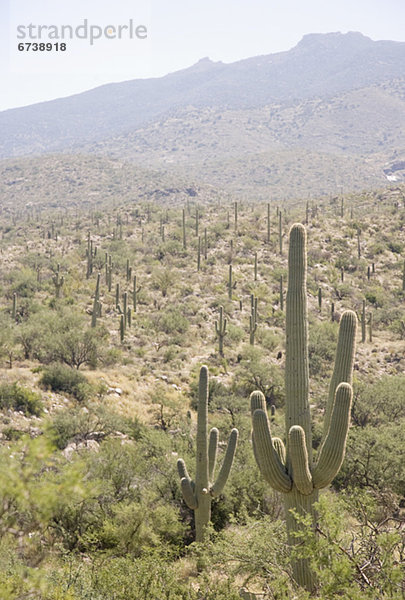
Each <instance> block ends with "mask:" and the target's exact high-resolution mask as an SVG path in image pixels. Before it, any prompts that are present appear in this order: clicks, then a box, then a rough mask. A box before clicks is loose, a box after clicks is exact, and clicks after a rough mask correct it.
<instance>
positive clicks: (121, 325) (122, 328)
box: [119, 315, 125, 343]
mask: <svg viewBox="0 0 405 600" xmlns="http://www.w3.org/2000/svg"><path fill="white" fill-rule="evenodd" d="M119 330H120V340H121V343H122V342H123V341H124V338H125V322H124V315H121V316H120V328H119Z"/></svg>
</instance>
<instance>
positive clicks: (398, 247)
mask: <svg viewBox="0 0 405 600" xmlns="http://www.w3.org/2000/svg"><path fill="white" fill-rule="evenodd" d="M402 248H403V245H402V244H401V243H400V242H392V241H391V242H388V249H389V250H391V252H393V253H394V254H401V252H402Z"/></svg>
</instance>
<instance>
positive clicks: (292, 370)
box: [251, 224, 357, 590]
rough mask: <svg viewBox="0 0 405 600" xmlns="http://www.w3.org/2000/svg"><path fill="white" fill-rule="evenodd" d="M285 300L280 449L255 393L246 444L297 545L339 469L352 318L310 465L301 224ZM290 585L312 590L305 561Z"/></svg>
mask: <svg viewBox="0 0 405 600" xmlns="http://www.w3.org/2000/svg"><path fill="white" fill-rule="evenodd" d="M288 266H289V269H288V290H287V300H286V332H287V340H286V367H285V392H286V414H285V423H286V445H285V446H284V443H283V442H282V441H281V439H278V438H272V436H271V432H270V422H269V419H268V417H267V413H266V410H265V399H264V396H263V394H262V393H261V392H253V394H252V395H251V411H252V416H253V434H252V442H253V449H254V453H255V457H256V461H257V464H258V466H259V469H260V471H261V472H262V474H263V477H264V478H265V479H266V480H267V481H268V482H269V483H270V484H271V485H272V486H273V487H274V489H276V490H278V491H280V492H283V494H284V501H285V513H286V521H287V532H288V539H289V543H290V545H291V546H293V545H294V544H296V543H297V533H299V532H300V531H301V530H302V527H303V525H302V524H301V522H300V520H299V518H298V519H296V516H297V515H298V517H299V516H304V515H310V516H312V518H313V520H314V521H315V510H314V503H315V502H316V501H317V499H318V489H319V488H322V487H325V486H327V485H328V484H329V483H330V482H331V481H332V480H333V478H334V477H335V475H336V474H337V473H338V471H339V469H340V466H341V464H342V461H343V458H344V454H345V447H346V437H347V431H348V427H349V418H350V406H351V398H352V388H351V385H350V384H351V378H352V370H353V360H354V346H355V334H356V324H357V319H356V315H355V313H354V312H352V311H346V312H344V313H343V315H342V318H341V322H340V329H339V338H338V345H337V351H336V359H335V366H334V372H333V375H332V379H331V383H330V388H329V398H328V402H327V407H326V412H325V422H324V430H323V439H322V443H321V446H320V449H319V451H318V454H317V457H316V461H315V462H314V461H313V457H312V434H311V420H310V409H309V402H308V394H309V371H308V331H307V329H308V317H307V292H306V233H305V228H304V227H303V226H302V225H301V224H295V225H293V226H292V228H291V232H290V247H289V257H288ZM292 566H293V573H294V577H295V579H296V581H297V582H298V583H299V584H300V585H302V586H304V587H305V588H307V589H308V590H312V589H313V588H314V586H315V579H314V575H313V573H312V572H311V569H310V567H309V563H308V560H306V559H299V558H293V559H292Z"/></svg>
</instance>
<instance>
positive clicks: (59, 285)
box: [52, 263, 65, 298]
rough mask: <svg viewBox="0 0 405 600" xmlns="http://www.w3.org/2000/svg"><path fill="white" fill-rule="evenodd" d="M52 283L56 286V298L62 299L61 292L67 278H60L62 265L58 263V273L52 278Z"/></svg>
mask: <svg viewBox="0 0 405 600" xmlns="http://www.w3.org/2000/svg"><path fill="white" fill-rule="evenodd" d="M52 282H53V285H54V286H55V296H56V298H60V291H61V289H62V287H63V284H64V283H65V278H64V277H63V275H62V277H60V265H59V263H58V266H57V267H56V273H55V275H54V276H53V277H52Z"/></svg>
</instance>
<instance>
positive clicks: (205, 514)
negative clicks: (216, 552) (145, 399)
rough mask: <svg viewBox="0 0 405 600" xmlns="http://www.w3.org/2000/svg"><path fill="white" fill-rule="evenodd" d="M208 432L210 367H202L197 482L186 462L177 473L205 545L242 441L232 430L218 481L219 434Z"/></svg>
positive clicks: (199, 388)
mask: <svg viewBox="0 0 405 600" xmlns="http://www.w3.org/2000/svg"><path fill="white" fill-rule="evenodd" d="M207 429H208V368H207V367H206V366H203V367H201V370H200V380H199V386H198V412H197V453H196V476H195V480H194V481H193V480H192V479H191V478H190V476H189V474H188V472H187V468H186V465H185V463H184V460H183V459H182V458H180V459H179V460H178V461H177V470H178V472H179V475H180V481H181V491H182V493H183V498H184V500H185V502H186V504H187V506H188V507H189V508H191V509H193V510H194V519H195V536H196V537H195V539H196V542H202V541H204V539H205V538H206V530H207V526H208V523H209V521H210V518H211V500H212V498H214V497H215V496H219V494H220V493H221V492H222V490H223V489H224V486H225V484H226V482H227V480H228V475H229V472H230V470H231V467H232V463H233V459H234V456H235V450H236V444H237V441H238V430H237V429H232V431H231V435H230V436H229V441H228V446H227V448H226V452H225V458H224V461H223V463H222V466H221V469H220V471H219V473H218V477H217V478H216V480H215V483H212V482H213V481H214V472H215V464H216V460H217V452H218V436H219V432H218V429H217V428H216V427H214V428H213V429H211V431H210V433H209V436H208V435H207Z"/></svg>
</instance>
